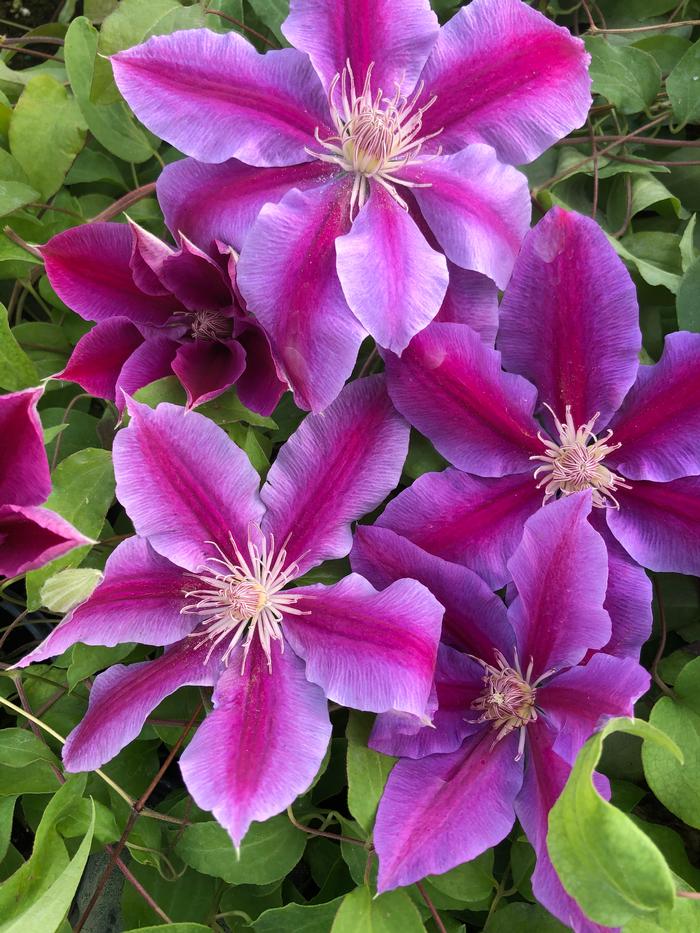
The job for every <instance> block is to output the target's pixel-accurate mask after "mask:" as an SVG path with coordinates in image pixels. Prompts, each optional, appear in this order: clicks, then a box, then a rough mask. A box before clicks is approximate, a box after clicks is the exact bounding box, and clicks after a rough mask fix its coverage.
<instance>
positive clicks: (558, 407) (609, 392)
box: [379, 208, 700, 654]
mask: <svg viewBox="0 0 700 933" xmlns="http://www.w3.org/2000/svg"><path fill="white" fill-rule="evenodd" d="M497 346H498V347H499V349H500V352H496V351H495V350H493V349H491V348H489V347H487V346H485V344H484V341H483V339H479V338H478V337H477V336H476V335H475V334H474V333H473V332H472V331H471V330H470V329H469V328H468V327H464V326H457V325H454V324H442V323H439V324H432V325H431V326H430V327H429V328H428V329H427V330H425V331H424V332H423V333H422V334H419V335H418V336H417V337H415V338H414V339H413V341H412V343H411V345H410V347H409V348H408V350H407V351H406V352H405V353H404V354H403V356H402V357H401V359H398V358H397V357H395V356H392V355H389V357H388V359H387V379H388V387H389V392H390V395H391V397H392V400H393V401H394V404H395V405H396V407H397V408H398V410H399V411H400V412H401V413H402V414H403V415H404V416H405V417H406V418H407V419H408V420H409V421H410V422H411V423H412V424H413V425H415V427H416V428H418V430H419V431H421V432H422V433H423V434H425V435H426V437H428V438H430V440H431V441H432V442H433V444H434V445H435V447H436V448H437V449H438V450H439V451H440V453H441V454H443V456H445V457H446V458H447V459H448V460H449V461H450V463H451V464H453V465H454V466H453V467H450V468H448V469H446V470H445V471H444V472H442V473H426V474H425V475H423V476H421V477H419V479H418V480H417V481H416V482H415V483H414V484H413V485H412V486H411V487H410V488H409V489H407V490H405V491H404V492H403V493H401V494H400V495H399V496H398V497H397V498H396V499H394V500H393V501H392V502H390V503H389V505H388V507H387V509H386V511H385V512H384V514H383V515H382V516H381V518H380V520H379V524H381V525H382V526H383V527H385V528H391V529H393V530H394V531H396V532H398V533H399V534H401V535H403V536H404V537H406V538H409V539H410V540H411V541H413V542H414V543H416V544H418V545H420V546H421V547H422V548H424V549H425V550H427V551H430V552H431V553H433V554H437V555H438V556H440V557H444V558H445V559H447V560H452V561H457V562H459V563H463V564H465V565H466V566H468V567H470V568H472V569H473V570H475V571H476V572H477V573H478V574H479V575H480V576H482V577H483V578H484V579H485V580H487V581H488V583H489V584H490V585H491V586H492V587H493V588H494V589H496V588H498V587H500V586H502V585H503V584H505V583H506V582H507V581H508V579H509V573H508V567H507V561H508V558H509V557H510V556H511V554H512V553H513V551H514V550H515V547H516V545H517V543H518V541H519V539H520V536H521V534H522V528H523V524H524V522H525V520H526V519H527V518H528V516H530V515H532V514H533V513H534V512H536V511H537V510H538V509H540V508H541V507H542V505H543V503H544V504H545V509H546V508H549V505H548V504H547V503H549V502H551V501H552V500H553V499H556V498H557V497H561V496H569V495H572V494H575V493H576V492H577V491H579V490H585V489H592V490H593V505H594V509H593V513H592V515H591V521H592V522H593V524H594V526H595V527H596V528H597V529H598V531H600V533H601V534H602V535H603V537H604V538H605V541H606V543H607V545H608V554H609V560H610V583H609V587H608V595H607V600H606V609H607V610H608V612H609V613H610V615H611V617H612V620H613V640H612V641H611V644H610V645H609V646H608V650H609V651H612V652H615V653H622V654H624V653H630V654H634V653H636V652H638V651H639V648H640V646H641V644H642V643H643V642H644V641H645V640H646V638H648V635H649V631H650V627H651V587H650V583H649V580H648V579H647V576H646V574H645V573H644V571H643V570H642V567H647V568H650V569H651V570H655V571H676V572H679V573H690V574H700V476H698V474H700V446H699V445H698V442H697V438H698V434H699V432H700V334H690V333H683V332H681V333H675V334H671V335H669V336H668V337H667V338H666V346H665V349H664V353H663V355H662V357H661V360H660V361H659V362H658V363H657V364H656V365H654V366H640V364H639V351H640V349H641V334H640V330H639V324H638V308H637V300H636V294H635V289H634V284H633V283H632V281H631V279H630V277H629V274H628V273H627V271H626V270H625V268H624V266H623V264H622V262H621V261H620V260H619V259H618V257H617V256H616V254H615V253H614V251H613V249H612V247H611V246H610V244H609V243H608V242H607V239H606V237H605V235H604V234H603V232H602V231H601V230H600V228H599V227H598V226H597V225H596V224H595V223H594V222H593V221H591V220H590V219H588V218H585V217H581V216H579V215H576V214H571V213H567V212H565V211H562V210H560V209H559V208H554V209H553V210H551V211H550V212H549V213H548V214H547V215H546V217H544V218H543V219H542V220H541V221H540V223H539V224H537V226H536V227H534V228H533V230H532V231H531V232H530V233H529V234H528V236H527V237H526V239H525V242H524V245H523V250H522V252H521V254H520V256H519V258H518V261H517V263H516V266H515V270H514V272H513V277H512V280H511V282H510V284H509V286H508V289H507V290H506V293H505V296H504V298H503V301H502V303H501V311H500V328H499V333H498V340H497ZM544 348H546V352H543V349H544ZM501 363H503V365H504V366H505V367H506V369H508V370H510V372H504V371H503V370H502V369H501ZM538 396H539V402H538ZM537 405H539V406H540V407H539V408H538V409H537V410H538V412H539V413H541V415H542V418H543V424H544V425H545V430H543V428H542V425H541V424H539V423H538V422H537V421H535V418H534V416H533V413H534V412H535V409H536V406H537ZM533 473H534V478H533ZM640 564H641V567H640V566H639V565H640Z"/></svg>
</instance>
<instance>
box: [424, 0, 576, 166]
mask: <svg viewBox="0 0 700 933" xmlns="http://www.w3.org/2000/svg"><path fill="white" fill-rule="evenodd" d="M589 61H590V58H589V56H588V55H587V54H586V50H585V48H584V45H583V42H582V41H581V40H580V39H577V38H574V37H573V36H572V35H571V33H570V32H569V31H568V29H564V28H563V27H561V26H556V25H555V24H554V23H552V22H551V20H549V19H547V18H546V17H545V16H543V15H542V14H541V13H538V12H537V11H535V10H534V9H531V8H530V7H528V6H527V4H525V3H522V2H521V0H475V2H472V3H470V4H469V6H468V7H463V8H462V9H461V10H460V11H459V12H458V13H457V14H455V16H453V17H452V19H451V20H450V21H449V22H448V23H447V24H446V25H445V26H443V27H442V29H441V30H440V35H439V37H438V40H437V42H436V43H435V45H434V46H433V51H432V54H431V55H430V58H429V59H428V61H427V64H426V66H425V69H424V70H423V74H422V75H421V80H423V81H424V82H425V96H426V97H427V96H428V95H433V94H434V95H436V96H437V100H436V102H435V103H434V104H433V106H432V107H431V108H430V109H429V110H428V111H427V113H426V114H425V116H424V118H423V129H424V131H425V132H427V133H431V132H436V131H437V130H439V129H441V128H442V133H441V134H440V136H439V137H438V139H437V142H439V143H441V144H442V145H443V146H444V147H445V149H446V150H447V151H448V152H454V151H455V150H458V149H461V148H462V147H463V146H465V145H466V144H467V143H474V142H482V143H488V144H489V145H490V146H493V147H494V149H496V151H497V152H498V156H499V158H500V159H502V160H503V161H504V162H508V163H510V164H511V165H522V164H523V163H525V162H531V161H532V160H533V159H535V158H537V156H538V155H540V154H541V153H542V152H544V150H545V149H548V148H549V147H550V146H551V145H552V144H553V143H555V142H556V141H557V140H559V139H562V138H563V137H564V136H567V135H568V134H569V133H570V132H571V130H573V129H576V128H577V127H579V126H581V125H582V124H583V123H584V121H585V119H586V114H587V113H588V108H589V107H590V105H591V93H590V87H591V79H590V77H589V75H588V62H589Z"/></svg>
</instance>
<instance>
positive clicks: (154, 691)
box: [63, 638, 219, 771]
mask: <svg viewBox="0 0 700 933" xmlns="http://www.w3.org/2000/svg"><path fill="white" fill-rule="evenodd" d="M218 668H219V657H218V656H217V655H214V656H212V657H211V658H210V659H209V660H208V661H207V662H206V663H205V653H204V652H202V651H198V650H197V649H196V647H195V643H194V641H193V640H192V639H189V638H184V639H183V640H182V641H180V642H178V643H177V644H176V645H173V647H172V648H169V649H168V650H167V651H166V652H165V654H163V655H162V656H161V657H160V658H157V659H156V660H155V661H143V662H141V663H140V664H129V665H128V666H125V665H123V664H116V665H114V667H110V668H109V670H106V671H104V673H102V674H99V675H98V676H97V677H96V678H95V683H94V684H93V685H92V689H91V690H90V704H89V706H88V711H87V714H86V715H85V717H84V718H83V719H82V720H81V722H80V723H79V724H78V725H77V726H76V728H75V729H73V731H72V732H71V733H70V735H69V736H68V738H67V739H66V744H65V745H64V746H63V764H64V766H65V768H66V771H94V770H95V768H99V767H100V766H101V765H103V764H104V763H105V762H106V761H109V760H110V759H112V758H114V756H115V755H117V754H118V753H119V752H120V751H121V750H122V749H123V748H124V747H125V746H126V745H128V744H129V742H132V741H133V740H134V739H135V738H136V737H137V736H138V734H139V732H140V731H141V729H143V726H144V724H145V722H146V719H147V718H148V716H149V714H150V713H151V712H152V711H153V710H154V709H155V708H156V706H158V704H159V703H161V702H162V701H163V700H164V699H165V698H166V697H167V696H170V694H171V693H175V691H176V690H178V689H179V688H180V687H184V686H200V687H211V686H213V684H215V683H216V676H217V672H218Z"/></svg>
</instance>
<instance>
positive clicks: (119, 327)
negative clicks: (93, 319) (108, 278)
mask: <svg viewBox="0 0 700 933" xmlns="http://www.w3.org/2000/svg"><path fill="white" fill-rule="evenodd" d="M143 342H144V338H143V335H142V333H141V331H140V330H139V329H138V327H136V325H135V324H132V323H131V321H130V320H129V319H128V318H125V317H112V318H107V319H106V320H103V321H99V322H98V323H97V324H95V326H94V327H93V328H92V329H91V330H89V331H88V332H87V334H84V335H83V336H82V337H81V338H80V340H79V341H78V342H77V344H76V345H75V349H74V350H73V352H72V353H71V356H70V359H69V360H68V362H67V364H66V368H65V369H64V370H63V371H62V372H60V373H58V374H57V376H56V378H57V379H67V380H68V381H69V382H77V383H78V385H79V386H81V387H82V388H83V389H85V391H86V392H89V393H90V395H96V396H97V397H98V398H106V399H109V400H110V401H111V402H114V401H120V402H121V398H120V399H119V400H118V399H117V383H118V382H119V376H120V373H121V371H122V369H123V367H124V365H125V363H126V362H127V360H128V359H129V357H130V356H131V355H132V354H133V353H134V352H135V351H136V350H137V349H138V348H139V347H140V346H141V344H142V343H143ZM119 394H120V395H121V393H119Z"/></svg>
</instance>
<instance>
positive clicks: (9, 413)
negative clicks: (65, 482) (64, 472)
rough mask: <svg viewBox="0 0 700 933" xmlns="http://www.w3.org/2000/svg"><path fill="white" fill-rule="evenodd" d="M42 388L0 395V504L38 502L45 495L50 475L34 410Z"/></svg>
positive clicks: (47, 491) (45, 496)
mask: <svg viewBox="0 0 700 933" xmlns="http://www.w3.org/2000/svg"><path fill="white" fill-rule="evenodd" d="M42 392H43V390H42V389H25V390H23V391H22V392H11V393H9V394H8V395H0V436H2V437H3V438H4V441H3V445H2V450H1V451H0V505H1V504H3V503H5V502H13V503H14V504H15V505H39V504H40V503H41V502H44V501H45V500H46V499H48V497H49V493H50V492H51V476H50V474H49V462H48V460H47V458H46V450H45V448H44V435H43V432H42V427H41V421H40V420H39V414H38V412H37V410H36V406H37V402H38V401H39V399H40V398H41V396H42Z"/></svg>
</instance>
